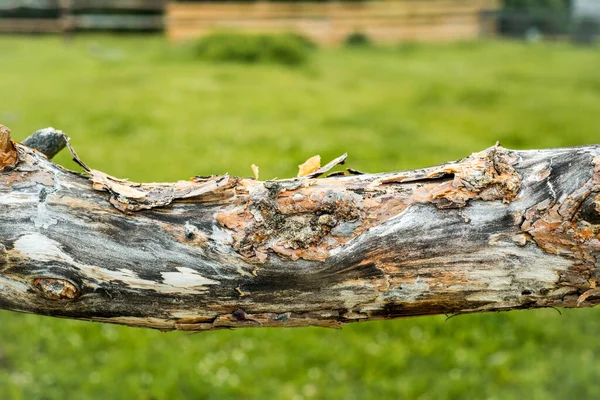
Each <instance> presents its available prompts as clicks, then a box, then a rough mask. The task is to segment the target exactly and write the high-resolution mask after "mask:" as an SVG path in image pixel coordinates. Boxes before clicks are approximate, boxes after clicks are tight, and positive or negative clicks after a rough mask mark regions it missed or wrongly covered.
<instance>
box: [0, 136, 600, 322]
mask: <svg viewBox="0 0 600 400" xmlns="http://www.w3.org/2000/svg"><path fill="white" fill-rule="evenodd" d="M41 132H42V133H43V134H40V133H38V137H37V138H36V140H33V139H32V140H27V143H30V145H32V146H34V147H36V148H38V149H39V150H41V151H45V152H46V153H48V154H50V155H52V153H55V150H56V146H59V147H60V146H61V145H60V144H59V145H56V143H62V141H61V140H59V139H60V138H58V139H57V137H58V136H60V137H61V138H64V139H65V140H64V142H66V143H67V145H68V146H69V149H70V150H71V151H72V153H73V156H74V159H75V160H76V161H77V162H78V163H79V164H80V165H81V166H82V167H83V169H84V172H83V173H76V172H72V171H68V170H66V169H64V168H62V167H61V166H59V165H56V164H54V163H52V162H51V161H49V159H48V158H47V157H46V156H45V155H44V154H43V153H42V152H41V151H37V150H35V149H33V148H31V147H28V146H25V145H23V144H19V143H14V142H12V141H11V140H10V137H9V131H8V130H7V129H6V128H4V127H1V126H0V169H2V172H0V207H1V210H2V212H1V214H0V221H1V223H0V308H4V309H8V310H14V311H21V312H28V313H36V314H42V315H50V316H55V317H66V318H75V319H84V320H91V321H101V322H110V323H117V324H124V325H130V326H140V327H150V328H157V329H161V330H174V329H178V330H209V329H218V328H236V327H259V326H282V327H289V326H326V327H338V326H340V325H341V324H344V323H347V322H354V321H366V320H373V319H388V318H398V317H405V316H415V315H430V314H441V313H445V314H460V313H473V312H484V311H503V310H514V309H525V308H538V307H576V306H593V305H596V304H598V303H599V302H600V295H599V293H600V292H599V291H598V290H597V289H596V286H597V282H598V279H600V274H599V273H598V269H596V268H595V267H596V263H597V261H596V256H597V254H598V252H599V251H600V242H599V239H600V157H599V156H600V147H599V146H585V147H579V148H566V149H551V150H530V151H514V150H508V149H505V148H502V147H501V146H499V145H496V146H493V147H491V148H489V149H486V150H484V151H481V152H478V153H474V154H472V155H471V156H469V157H467V158H464V159H462V160H459V161H455V162H450V163H447V164H443V165H438V166H434V167H429V168H423V169H417V170H412V171H402V172H393V173H380V174H362V173H360V172H358V171H355V170H351V169H349V170H348V171H349V173H350V175H345V176H341V175H339V173H338V174H337V175H336V176H330V177H326V178H319V176H320V175H322V174H324V173H326V172H327V171H328V170H329V169H330V168H331V167H333V166H335V165H336V164H338V163H343V161H344V159H345V156H343V157H340V158H338V159H336V160H334V161H333V162H331V163H330V164H328V165H326V166H325V167H323V168H317V167H318V165H317V166H316V167H314V168H309V167H306V166H305V167H304V169H306V168H309V170H308V171H307V172H306V171H305V174H306V176H302V177H298V178H292V179H283V180H273V181H265V182H262V181H259V180H256V179H250V178H236V177H231V176H228V175H224V176H210V177H194V178H192V179H191V180H189V181H179V182H175V183H150V184H139V183H133V182H129V181H126V180H120V179H117V178H114V177H111V176H109V175H107V174H104V173H102V172H99V171H96V170H94V169H91V168H89V167H88V166H87V165H86V164H85V163H84V162H83V161H82V160H81V159H80V158H79V157H78V156H77V154H76V153H75V152H74V151H73V150H72V148H71V146H70V144H69V143H68V139H67V138H66V137H64V135H63V134H62V133H61V132H59V131H54V133H49V132H50V131H49V130H44V131H41ZM44 137H46V139H44ZM46 141H48V142H46ZM40 143H41V144H40ZM48 149H51V150H48Z"/></svg>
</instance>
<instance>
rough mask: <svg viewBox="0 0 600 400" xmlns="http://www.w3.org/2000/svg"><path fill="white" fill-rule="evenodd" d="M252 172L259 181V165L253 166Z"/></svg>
mask: <svg viewBox="0 0 600 400" xmlns="http://www.w3.org/2000/svg"><path fill="white" fill-rule="evenodd" d="M251 168H252V172H253V173H254V179H256V180H258V165H254V164H252V165H251Z"/></svg>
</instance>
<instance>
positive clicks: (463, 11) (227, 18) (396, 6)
mask: <svg viewBox="0 0 600 400" xmlns="http://www.w3.org/2000/svg"><path fill="white" fill-rule="evenodd" d="M499 3H500V1H499V0H425V1H419V0H408V1H367V2H338V1H333V2H319V3H316V2H315V3H310V2H307V3H302V2H294V3H282V2H263V1H261V2H256V3H229V2H227V3H211V2H197V3H177V2H171V3H169V4H168V5H167V19H166V28H167V34H168V37H169V38H170V39H171V40H175V41H180V40H186V39H191V38H195V37H199V36H202V35H204V34H206V33H209V32H211V31H214V30H222V29H235V30H241V31H254V32H280V31H292V32H298V33H301V34H304V35H306V36H308V37H310V38H312V39H313V40H315V41H317V42H319V43H323V44H335V43H340V42H341V41H343V40H344V39H345V38H346V37H347V36H348V35H350V34H352V33H357V32H360V33H363V34H365V35H367V36H368V37H369V38H370V39H372V40H374V41H378V42H400V41H451V40H459V39H472V38H476V37H478V36H479V35H481V34H482V33H487V34H489V33H490V32H493V31H494V30H495V29H494V27H492V26H490V25H489V24H490V23H491V22H489V19H487V20H485V21H488V23H487V24H482V19H481V18H480V16H481V14H482V13H483V12H484V11H486V10H487V11H489V10H495V9H497V8H498V7H499Z"/></svg>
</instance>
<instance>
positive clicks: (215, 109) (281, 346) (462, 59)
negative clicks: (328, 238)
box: [0, 36, 600, 399]
mask: <svg viewBox="0 0 600 400" xmlns="http://www.w3.org/2000/svg"><path fill="white" fill-rule="evenodd" d="M599 65H600V49H598V48H589V49H584V48H575V47H572V46H570V45H568V44H562V43H545V44H537V45H533V46H530V45H526V44H522V43H515V42H501V41H497V42H474V43H457V44H446V45H416V44H411V45H404V46H397V47H386V48H360V49H341V48H340V49H320V50H318V51H317V52H316V53H315V55H314V57H313V59H312V60H311V61H310V62H309V63H308V65H306V66H303V67H293V68H290V67H283V66H277V65H251V66H247V65H240V64H235V63H230V64H215V63H205V62H202V61H198V60H195V59H194V58H193V57H192V54H191V52H190V51H189V48H188V47H185V46H182V47H175V46H170V45H168V44H167V43H166V42H165V41H163V39H161V38H142V37H138V38H136V37H133V38H114V37H109V36H102V37H94V36H92V37H83V38H77V39H76V40H75V41H73V42H71V43H70V44H65V43H63V42H62V41H61V40H60V39H59V38H48V37H43V38H10V37H1V38H0V123H3V124H5V125H7V126H9V127H10V128H12V130H13V136H14V137H15V138H16V139H17V140H20V139H23V138H25V137H26V136H27V135H28V134H29V133H31V132H33V131H34V130H36V129H39V128H42V127H46V126H54V127H55V128H59V129H62V130H64V131H65V132H67V133H68V134H69V135H70V136H71V138H72V142H73V144H74V146H75V148H76V149H77V151H78V153H79V155H80V156H81V157H82V158H83V159H84V160H85V161H86V163H88V164H89V165H90V166H92V167H93V168H96V169H101V170H104V171H106V172H108V173H111V174H113V175H116V176H119V177H128V178H131V179H134V180H145V181H160V180H175V179H185V178H187V177H189V176H192V175H197V174H202V175H205V174H213V173H223V172H229V173H231V174H235V175H244V176H250V175H251V174H252V172H251V169H250V165H251V164H252V163H254V164H257V165H259V166H260V167H261V178H273V177H276V176H278V177H288V176H293V175H295V173H296V171H297V164H299V163H301V162H302V161H304V160H305V159H306V158H308V157H309V156H312V155H314V154H320V155H321V156H322V158H323V159H324V160H328V159H331V158H333V157H335V156H338V155H339V154H341V153H343V152H344V151H348V152H349V154H350V158H349V162H348V165H349V166H351V167H353V168H356V169H359V170H366V171H371V172H377V171H386V170H387V171H391V170H399V169H405V168H416V167H420V166H426V165H430V164H437V163H440V162H444V161H447V160H450V159H456V158H460V157H463V156H466V155H468V154H470V153H471V152H473V151H478V150H481V149H483V148H485V147H488V146H491V145H493V144H494V143H495V142H496V140H500V141H501V142H502V144H503V145H504V146H505V147H511V148H518V149H525V148H540V147H555V146H569V145H582V144H589V143H598V142H600V118H598V110H600V73H599V72H598V71H599V69H598V66H599ZM56 160H57V162H59V163H62V164H64V165H66V166H68V167H71V168H74V169H76V168H77V167H76V166H75V165H73V163H72V162H71V161H70V160H69V157H68V155H67V154H61V155H59V156H58V157H57V159H56ZM599 312H600V311H596V310H584V309H582V310H565V311H563V315H562V316H560V315H559V314H558V313H557V312H556V311H554V310H538V311H520V312H511V313H502V314H482V315H467V316H458V317H455V318H452V319H450V320H448V321H445V317H443V316H440V317H422V318H411V319H405V320H396V321H385V322H372V323H363V324H355V325H350V326H347V327H345V328H344V329H343V330H341V331H337V330H324V329H313V328H306V329H275V330H272V329H258V330H238V331H219V332H208V333H201V334H194V335H189V334H185V333H178V332H176V333H168V334H163V333H160V332H155V331H150V330H141V329H133V328H126V327H118V326H112V325H102V324H95V323H86V322H77V321H67V320H58V319H52V318H46V317H38V316H32V315H23V314H16V313H11V312H7V311H3V312H0V318H1V321H2V322H1V327H2V328H1V329H0V398H16V399H59V398H72V397H74V396H75V395H76V396H77V397H78V398H82V399H88V398H89V399H105V398H116V399H119V398H123V399H125V398H136V399H187V398H215V399H216V398H219V399H221V398H257V399H263V398H275V399H303V398H307V399H309V398H319V399H331V398H343V399H367V398H384V399H387V398H390V399H396V398H409V399H413V398H415V399H417V398H418V399H445V398H448V399H463V398H486V399H511V398H523V397H527V398H528V399H548V398H556V399H562V398H577V399H586V398H590V399H592V398H600V385H598V381H599V380H600V364H599V363H597V362H596V357H595V356H596V355H597V354H599V352H600V341H599V340H597V339H596V337H597V335H598V332H600V318H598V317H599V316H600V314H599ZM594 318H598V319H594Z"/></svg>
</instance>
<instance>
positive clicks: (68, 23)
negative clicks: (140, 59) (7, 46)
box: [0, 0, 167, 33]
mask: <svg viewBox="0 0 600 400" xmlns="http://www.w3.org/2000/svg"><path fill="white" fill-rule="evenodd" d="M166 3H167V0H0V33H57V32H72V31H97V30H120V31H127V30H131V31H161V30H163V27H164V23H163V15H164V12H165V6H166Z"/></svg>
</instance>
